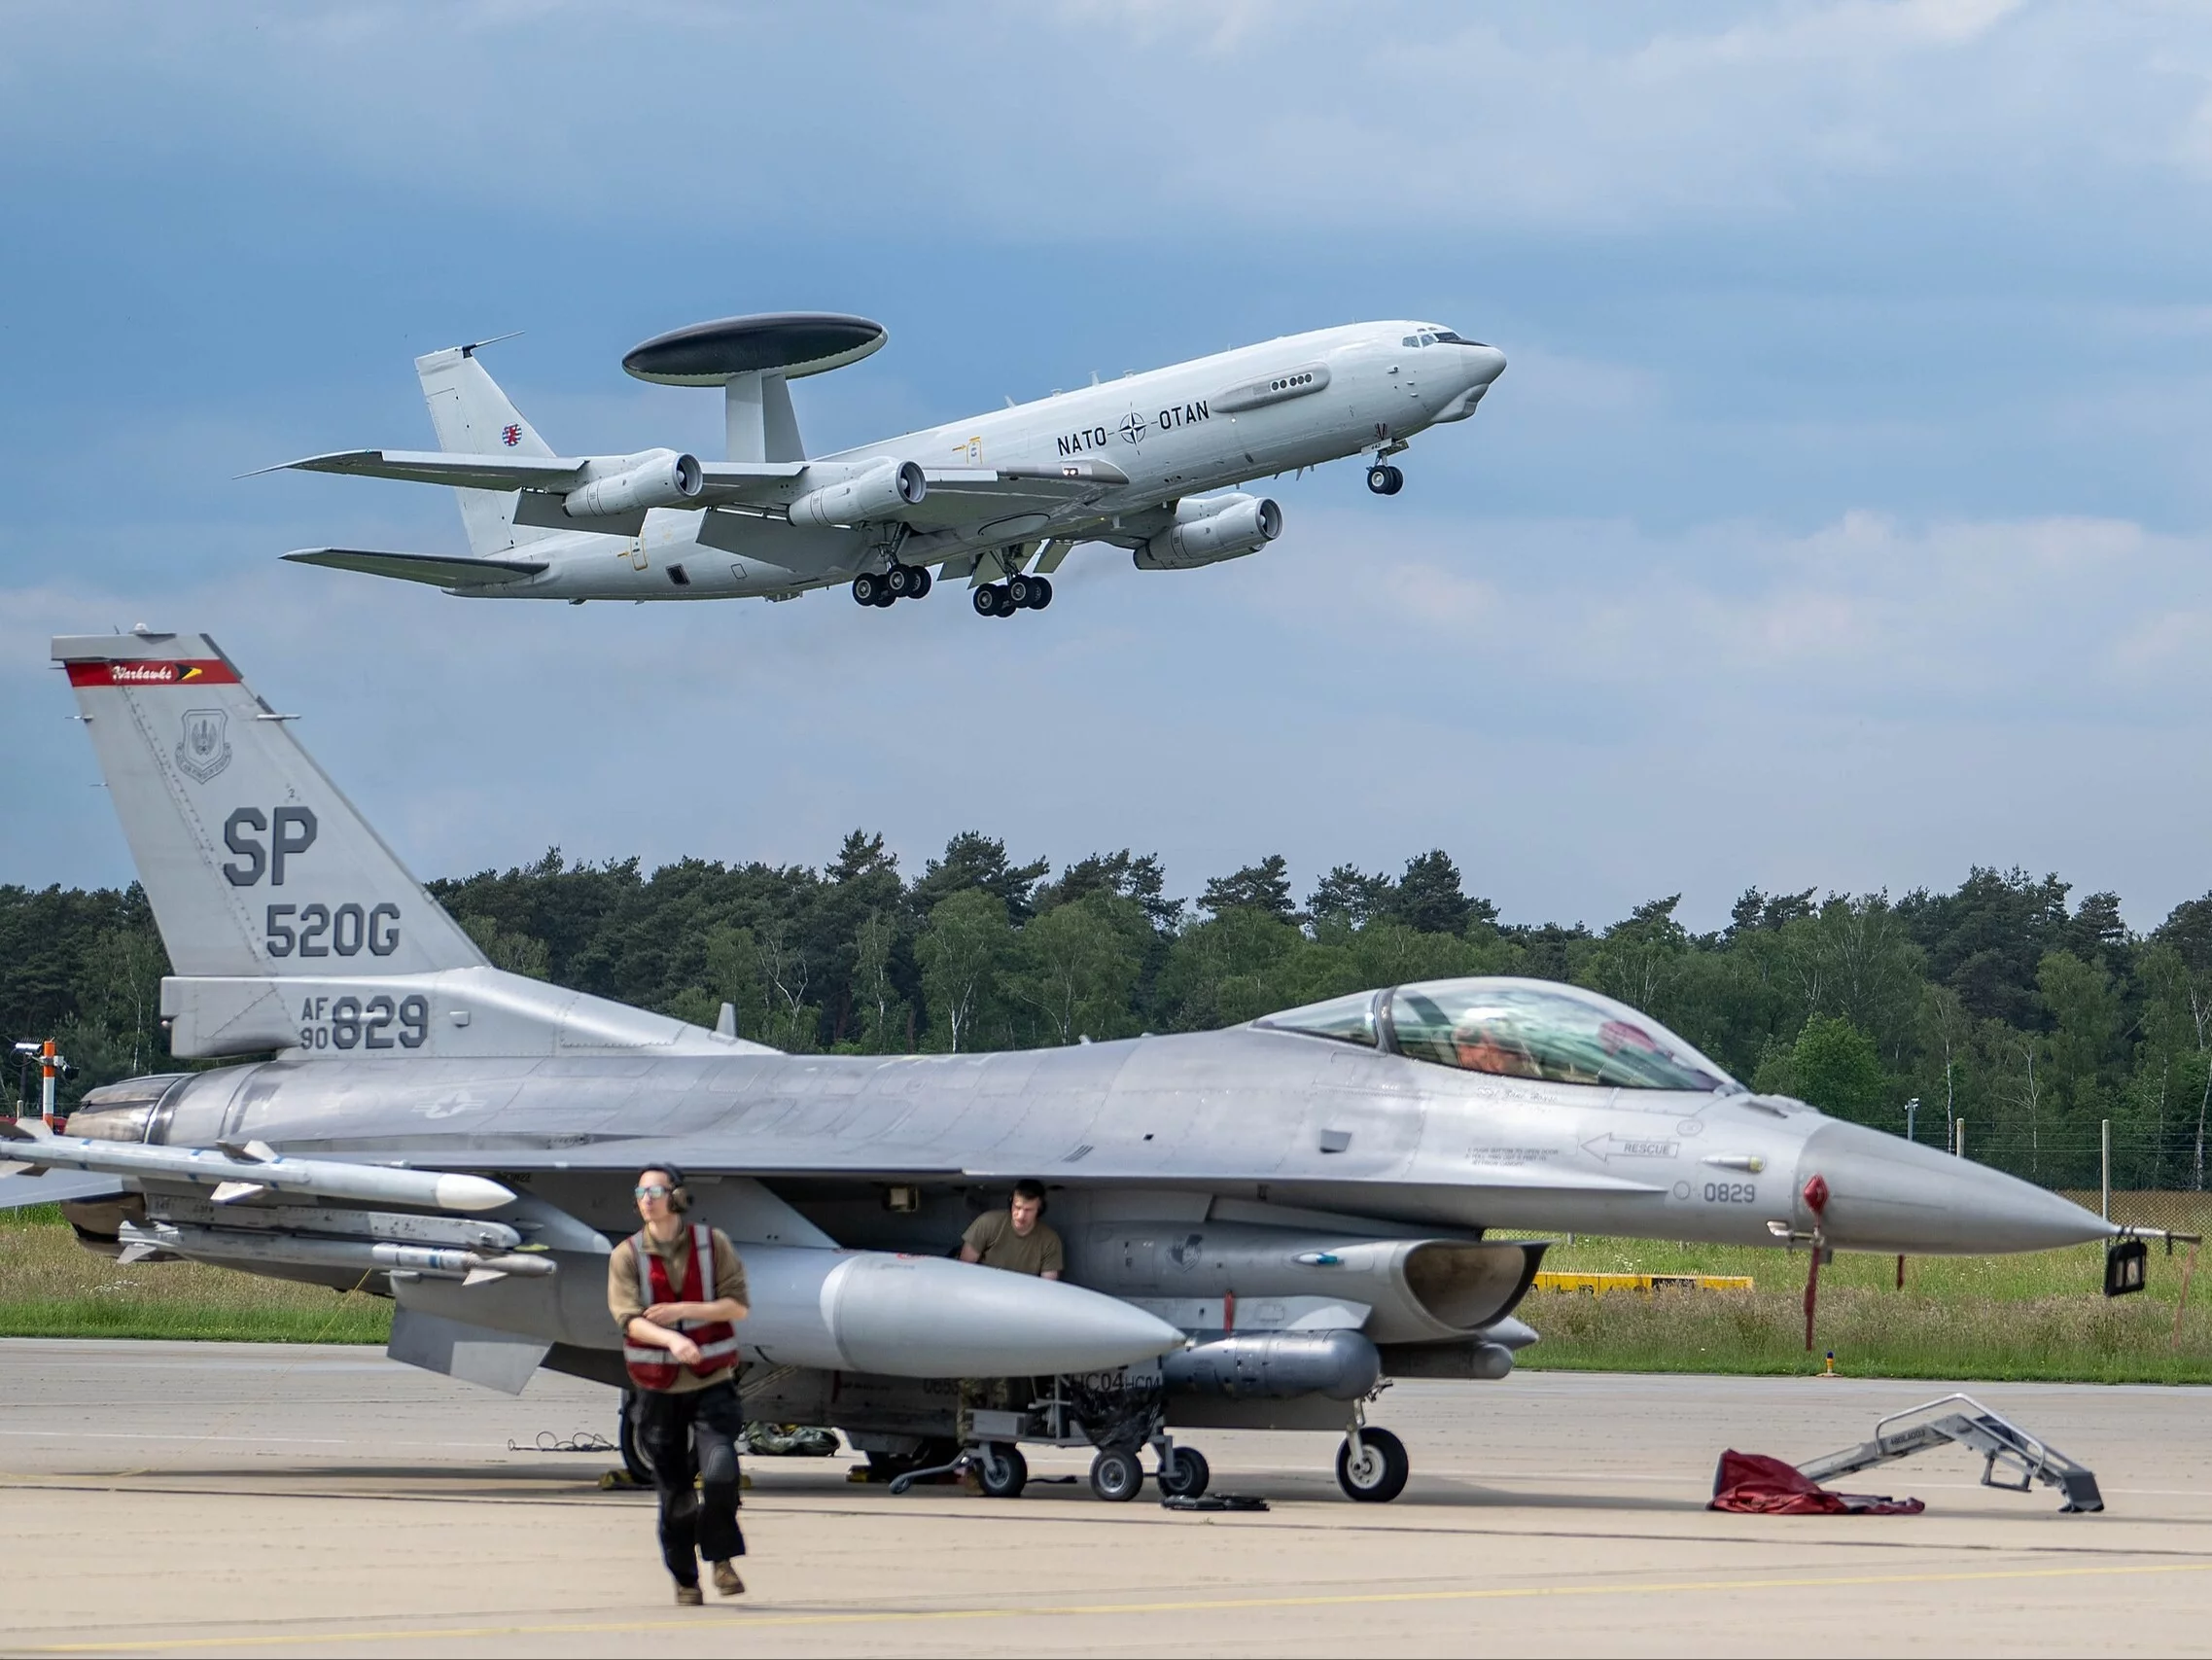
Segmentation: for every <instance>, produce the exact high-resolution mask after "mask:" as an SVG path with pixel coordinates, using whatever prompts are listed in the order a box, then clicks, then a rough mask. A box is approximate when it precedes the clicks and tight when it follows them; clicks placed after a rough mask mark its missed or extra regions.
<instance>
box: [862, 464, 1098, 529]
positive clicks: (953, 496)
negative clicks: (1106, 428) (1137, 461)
mask: <svg viewBox="0 0 2212 1660" xmlns="http://www.w3.org/2000/svg"><path fill="white" fill-rule="evenodd" d="M923 477H924V478H926V479H927V480H928V481H929V493H928V494H927V495H925V496H924V497H923V498H922V500H921V501H919V502H917V503H915V504H914V506H913V507H911V508H908V509H907V510H906V511H905V512H902V513H901V514H900V515H899V516H900V517H901V518H902V519H904V520H905V522H906V523H908V524H909V525H912V526H913V527H914V528H915V529H916V530H951V529H955V528H960V527H964V526H967V525H977V524H989V523H992V522H994V521H996V520H1000V519H1007V518H1017V517H1023V516H1027V515H1030V514H1037V515H1041V516H1042V517H1044V518H1047V519H1064V518H1065V517H1067V516H1068V510H1069V509H1071V508H1077V509H1079V508H1084V507H1087V506H1089V505H1090V504H1091V503H1093V502H1095V501H1098V500H1099V499H1100V498H1101V497H1103V496H1105V495H1106V494H1107V493H1109V492H1110V491H1113V490H1116V489H1118V488H1120V487H1121V486H1122V485H1124V484H1126V483H1128V482H1129V476H1128V475H1127V474H1126V473H1124V472H1122V471H1121V469H1120V468H1118V467H1115V466H1112V465H1111V464H1109V463H1106V462H1080V463H1073V464H1071V465H1070V466H1067V467H1064V468H1035V469H1028V468H988V467H957V468H955V467H946V468H930V469H925V470H924V473H923Z"/></svg>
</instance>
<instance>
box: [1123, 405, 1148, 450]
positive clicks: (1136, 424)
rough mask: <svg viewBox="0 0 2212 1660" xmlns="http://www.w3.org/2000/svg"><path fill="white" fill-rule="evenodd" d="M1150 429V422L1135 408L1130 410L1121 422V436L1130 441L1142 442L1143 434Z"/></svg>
mask: <svg viewBox="0 0 2212 1660" xmlns="http://www.w3.org/2000/svg"><path fill="white" fill-rule="evenodd" d="M1151 430H1152V423H1151V422H1150V421H1147V420H1146V419H1145V418H1144V417H1143V416H1142V415H1140V414H1139V413H1138V412H1137V411H1136V410H1135V409H1132V410H1130V411H1129V414H1128V416H1127V417H1126V418H1125V419H1124V420H1123V421H1122V423H1121V436H1122V437H1123V438H1125V439H1127V440H1128V441H1130V442H1131V443H1142V442H1143V441H1144V435H1145V434H1146V433H1148V432H1150V431H1151Z"/></svg>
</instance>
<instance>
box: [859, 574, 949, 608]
mask: <svg viewBox="0 0 2212 1660" xmlns="http://www.w3.org/2000/svg"><path fill="white" fill-rule="evenodd" d="M934 585H935V583H934V579H932V578H931V577H930V572H929V568H928V567H927V566H924V565H894V566H892V568H891V569H890V570H888V571H886V572H884V574H883V575H882V576H880V577H879V576H877V575H875V573H873V572H872V571H862V572H861V573H860V575H859V576H857V577H855V578H854V579H853V597H854V599H856V600H858V601H859V602H860V604H862V605H894V604H896V603H897V602H898V601H899V600H902V599H920V598H921V597H922V596H923V595H924V594H926V593H928V592H929V591H930V588H931V587H932V586H934Z"/></svg>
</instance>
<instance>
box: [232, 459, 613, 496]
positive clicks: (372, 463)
mask: <svg viewBox="0 0 2212 1660" xmlns="http://www.w3.org/2000/svg"><path fill="white" fill-rule="evenodd" d="M588 465H589V463H588V462H586V461H582V460H579V459H576V458H574V457H571V456H563V455H546V456H536V455H445V454H441V453H439V452H438V451H436V450H427V449H340V450H334V451H332V452H331V453H330V454H329V455H310V456H307V457H305V458H304V459H302V460H299V461H281V462H279V463H277V465H276V466H274V467H263V468H262V469H260V470H259V472H256V473H249V474H247V475H246V477H249V478H254V477H260V476H261V474H262V473H282V472H286V471H288V470H289V471H292V472H296V473H346V474H350V475H352V476H354V477H360V478H401V479H404V480H406V481H407V482H409V483H415V484H450V485H452V486H453V487H454V488H455V489H460V490H552V491H556V492H557V491H563V490H567V489H572V488H574V487H575V486H576V485H578V484H579V483H581V482H582V481H583V476H584V469H585V468H586V467H587V466H588Z"/></svg>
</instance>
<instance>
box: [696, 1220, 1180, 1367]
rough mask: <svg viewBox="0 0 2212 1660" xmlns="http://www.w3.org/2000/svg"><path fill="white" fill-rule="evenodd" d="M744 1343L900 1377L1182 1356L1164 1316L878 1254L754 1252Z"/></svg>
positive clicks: (765, 1352) (1097, 1297)
mask: <svg viewBox="0 0 2212 1660" xmlns="http://www.w3.org/2000/svg"><path fill="white" fill-rule="evenodd" d="M742 1250H743V1253H744V1255H745V1269H746V1277H747V1279H748V1281H749V1283H750V1286H751V1293H752V1302H751V1310H752V1312H751V1313H750V1314H749V1315H748V1317H747V1319H746V1321H745V1324H743V1325H741V1326H739V1327H738V1332H737V1336H738V1341H739V1343H740V1344H742V1345H743V1346H744V1347H745V1348H746V1349H748V1350H750V1351H753V1352H755V1353H756V1354H758V1355H759V1356H760V1358H761V1359H762V1360H766V1361H768V1362H769V1363H770V1364H773V1365H800V1366H823V1367H826V1368H828V1369H830V1370H832V1371H844V1372H885V1373H893V1374H895V1375H898V1376H901V1377H919V1378H970V1377H1025V1376H1043V1375H1046V1374H1050V1373H1056V1372H1092V1371H1107V1370H1110V1369H1112V1368H1114V1367H1117V1366H1125V1365H1131V1364H1134V1363H1136V1362H1139V1361H1142V1360H1151V1359H1153V1358H1154V1357H1155V1356H1158V1355H1162V1354H1165V1353H1166V1352H1167V1351H1169V1350H1170V1349H1178V1348H1180V1347H1181V1346H1182V1343H1183V1334H1182V1333H1181V1332H1180V1331H1178V1330H1176V1328H1175V1327H1174V1326H1172V1325H1170V1324H1168V1323H1167V1322H1166V1321H1164V1320H1161V1319H1159V1318H1158V1317H1157V1316H1155V1315H1152V1314H1148V1313H1146V1312H1145V1311H1144V1310H1143V1309H1141V1308H1137V1307H1135V1306H1133V1305H1132V1304H1129V1303H1126V1302H1123V1301H1122V1300H1121V1299H1120V1298H1119V1297H1109V1296H1105V1295H1102V1294H1101V1293H1100V1292H1098V1291H1093V1290H1086V1289H1083V1288H1082V1287H1080V1286H1070V1285H1065V1284H1062V1283H1060V1282H1058V1281H1054V1280H1040V1279H1036V1278H1035V1277H1033V1276H1031V1275H1028V1274H1009V1273H1007V1272H1005V1271H1004V1270H1003V1269H999V1268H985V1267H983V1266H981V1265H980V1264H971V1263H966V1262H954V1261H950V1260H948V1259H946V1258H945V1257H942V1256H896V1255H893V1254H890V1253H889V1252H882V1251H824V1250H820V1249H817V1248H810V1247H802V1246H775V1245H747V1246H744V1247H743V1248H742Z"/></svg>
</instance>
